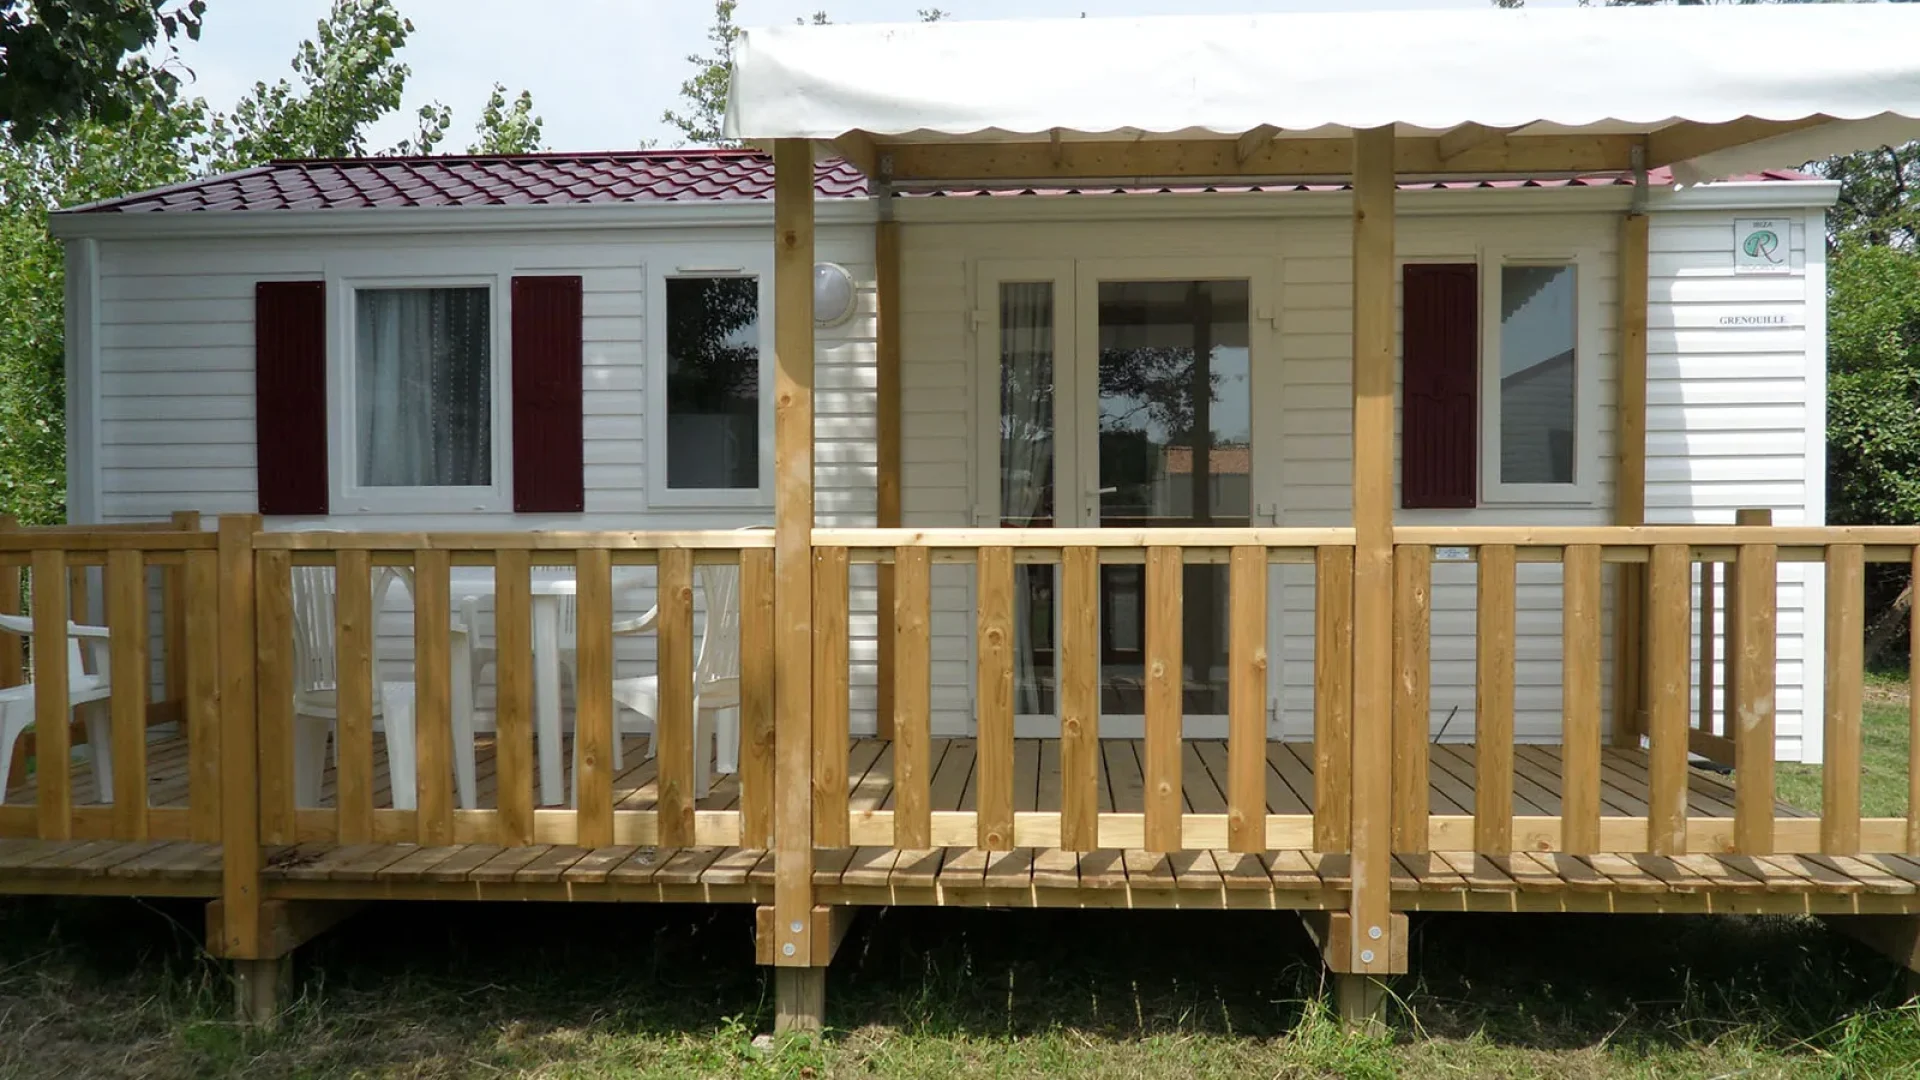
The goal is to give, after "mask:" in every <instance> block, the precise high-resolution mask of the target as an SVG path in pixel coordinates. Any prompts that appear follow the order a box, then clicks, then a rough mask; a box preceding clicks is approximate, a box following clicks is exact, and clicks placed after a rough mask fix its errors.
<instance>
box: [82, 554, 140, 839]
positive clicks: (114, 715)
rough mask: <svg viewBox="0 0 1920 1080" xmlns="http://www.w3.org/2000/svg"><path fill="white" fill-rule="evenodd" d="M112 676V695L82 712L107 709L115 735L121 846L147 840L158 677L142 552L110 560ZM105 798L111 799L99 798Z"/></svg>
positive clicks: (109, 659)
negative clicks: (150, 704) (150, 734)
mask: <svg viewBox="0 0 1920 1080" xmlns="http://www.w3.org/2000/svg"><path fill="white" fill-rule="evenodd" d="M106 591H107V625H108V626H109V627H111V630H110V636H109V638H108V639H107V643H108V647H107V663H108V665H109V667H110V671H108V672H100V673H99V674H105V675H108V677H109V678H110V680H111V684H112V686H113V695H112V696H111V697H109V698H108V699H107V701H105V702H96V703H94V704H91V705H86V706H83V708H88V709H100V708H105V709H106V710H107V711H108V714H109V723H110V724H111V725H112V726H111V732H112V733H111V735H110V736H109V738H108V743H109V744H110V745H109V746H106V747H99V746H96V747H94V748H93V751H94V753H96V754H97V753H100V752H101V751H103V750H105V751H108V752H110V753H111V754H112V758H113V794H112V798H113V835H114V839H116V840H145V839H146V838H147V687H148V685H149V683H150V681H151V679H152V678H153V671H152V669H151V668H150V667H148V665H147V657H148V641H147V634H148V626H147V564H146V557H145V555H144V554H143V553H142V552H140V551H139V550H137V549H124V550H119V551H113V552H109V553H108V555H107V576H106ZM100 798H101V799H102V800H103V801H104V800H105V799H106V798H107V793H106V792H104V791H103V792H100Z"/></svg>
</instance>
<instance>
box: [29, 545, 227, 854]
mask: <svg viewBox="0 0 1920 1080" xmlns="http://www.w3.org/2000/svg"><path fill="white" fill-rule="evenodd" d="M216 546H217V539H216V537H215V536H214V535H213V534H211V533H207V532H202V531H200V522H199V516H198V515H197V514H193V513H191V512H187V513H182V514H176V515H174V517H173V520H172V521H170V522H159V523H138V524H125V525H106V526H72V527H67V526H61V527H52V528H25V529H23V528H14V527H7V528H0V612H4V613H7V614H14V613H22V607H21V602H22V598H23V596H30V597H31V603H30V605H28V607H29V609H30V610H29V611H28V612H26V613H28V614H30V616H31V619H32V622H33V632H32V635H31V638H30V640H27V639H22V638H20V637H18V636H15V635H11V634H0V684H4V685H6V686H18V685H20V684H22V683H24V682H26V681H27V680H28V678H29V676H30V677H31V681H32V683H33V685H34V686H35V691H34V694H33V695H32V701H31V708H32V714H33V727H32V730H31V731H29V732H27V733H26V736H25V737H23V738H22V739H21V740H20V742H19V743H17V744H16V750H15V757H14V760H13V761H12V762H10V763H7V764H8V765H9V766H10V767H9V768H8V769H7V773H8V776H7V780H8V787H9V788H10V789H13V790H16V791H17V790H19V789H20V788H22V787H24V786H26V785H28V784H30V785H31V787H32V790H33V792H34V798H33V800H32V802H31V803H29V804H19V803H17V802H9V803H8V804H7V805H5V806H0V836H10V837H38V838H40V839H50V840H53V839H62V840H63V839H69V838H77V839H124V840H149V839H151V840H200V841H213V840H217V839H218V838H219V831H220V798H221V794H220V787H219V783H220V777H219V762H220V753H221V749H220V729H219V723H218V712H217V680H218V668H217V666H216V663H215V656H214V653H213V651H212V650H211V649H204V648H199V647H196V643H197V642H202V641H210V640H212V639H213V637H214V635H215V629H216V626H217V620H218V608H217V604H218V593H219V575H218V573H217V570H216V558H217V556H216V553H215V549H216ZM95 582H98V583H99V588H100V590H101V596H102V602H101V603H100V605H99V606H98V607H97V608H96V607H95V606H94V605H93V603H92V601H91V599H90V597H89V595H88V594H89V591H90V590H91V589H92V588H93V583H95ZM155 597H157V598H158V605H159V611H158V614H159V618H158V620H157V626H158V632H157V633H156V620H155V619H154V618H153V616H154V614H155V612H154V609H153V604H154V598H155ZM70 621H71V622H74V623H80V624H91V625H98V624H100V623H101V622H102V621H104V622H105V624H106V625H107V626H108V627H109V636H108V637H107V638H106V639H104V640H105V644H106V650H105V654H106V657H107V667H106V668H105V669H104V670H98V671H94V670H88V671H87V672H86V674H90V675H95V676H104V677H105V678H106V680H107V682H108V684H109V685H110V686H111V688H112V692H111V696H107V697H102V696H100V695H89V696H91V697H93V698H94V700H90V701H86V702H84V703H82V704H80V705H78V707H77V709H76V708H73V707H70V706H69V701H70V699H71V696H70V693H69V683H70V675H71V674H73V672H72V671H71V666H72V662H73V659H72V654H73V650H72V649H71V648H70V642H71V641H73V640H76V639H74V638H71V637H70V634H69V629H68V627H69V622H70ZM156 639H157V640H158V642H159V646H160V650H161V653H160V655H161V656H162V658H163V659H162V664H161V668H162V673H161V676H160V678H159V679H158V680H156V679H155V677H154V672H153V670H152V663H151V661H152V657H153V655H154V652H153V649H154V643H155V640H156ZM77 640H80V641H82V642H87V643H95V644H97V643H99V642H100V641H101V639H99V638H81V639H77ZM23 646H25V648H23ZM29 659H30V663H28V662H27V661H28V660H29ZM80 659H81V662H82V664H93V663H94V662H95V650H93V649H91V648H87V647H83V648H82V649H81V650H80ZM0 696H3V695H0ZM10 707H11V708H16V709H18V708H26V707H27V705H26V703H25V701H24V700H23V699H16V700H15V701H14V702H12V703H11V706H10ZM76 712H77V713H78V715H79V716H80V717H81V718H84V719H89V720H91V721H93V722H92V723H91V724H87V723H78V722H76V721H75V714H76ZM103 720H104V722H102V721H103ZM163 723H179V724H180V725H181V726H182V727H183V729H184V731H185V734H186V738H187V743H188V748H187V762H186V768H185V785H184V788H182V787H181V786H180V785H179V784H178V783H177V782H176V783H174V784H172V786H171V788H162V787H161V786H159V785H157V784H156V783H154V782H153V779H154V778H153V775H152V770H150V769H149V762H148V760H147V747H148V741H149V735H148V728H149V727H150V726H152V725H155V724H163ZM89 729H92V730H94V731H96V732H97V733H100V734H101V735H102V736H103V737H104V739H105V741H106V742H107V744H108V745H106V746H104V747H95V748H94V755H95V756H96V757H106V758H107V759H109V760H110V761H111V765H112V781H111V786H110V787H108V788H106V789H105V790H96V791H93V792H92V795H93V797H92V798H91V799H88V800H85V801H84V802H82V801H79V800H77V799H76V797H75V794H76V793H75V790H74V786H73V784H72V782H71V780H72V775H71V773H70V771H69V769H68V768H66V767H65V766H66V763H67V762H68V760H69V758H70V755H71V750H72V747H73V745H74V743H75V741H76V738H77V737H84V733H85V732H86V731H88V730H89ZM29 761H30V762H31V764H30V765H29ZM55 763H58V767H55Z"/></svg>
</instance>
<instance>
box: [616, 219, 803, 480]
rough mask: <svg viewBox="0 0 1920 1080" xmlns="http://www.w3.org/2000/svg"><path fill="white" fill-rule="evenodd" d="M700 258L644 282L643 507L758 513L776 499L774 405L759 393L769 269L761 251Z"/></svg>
mask: <svg viewBox="0 0 1920 1080" xmlns="http://www.w3.org/2000/svg"><path fill="white" fill-rule="evenodd" d="M667 250H668V251H672V249H667ZM675 254H679V253H678V252H674V253H673V254H668V255H667V259H673V257H674V255H675ZM687 254H688V255H691V254H692V253H691V252H690V251H689V252H688V253H687ZM699 258H700V260H701V261H700V264H699V265H697V266H694V265H680V266H674V265H672V263H671V262H669V263H668V265H667V266H665V267H662V268H661V269H659V270H655V271H653V272H652V273H651V274H650V275H649V278H648V284H647V294H648V299H647V327H648V329H647V365H646V368H647V370H646V430H647V433H648V438H647V470H646V473H647V477H646V487H647V500H648V502H649V503H650V504H651V505H654V506H684V507H764V506H767V505H770V504H771V503H772V501H773V399H772V395H771V393H767V392H763V391H764V390H765V389H766V388H768V387H770V386H771V385H772V379H773V337H772V334H773V318H772V301H773V297H772V295H771V291H772V279H773V275H772V273H771V267H769V266H767V265H766V263H767V257H766V254H765V253H764V252H763V251H762V250H761V249H760V248H758V247H753V248H750V249H749V248H745V247H742V248H738V249H735V248H730V247H721V248H715V247H711V246H708V245H702V246H701V247H700V248H699ZM663 261H667V260H665V259H663ZM716 264H719V265H716Z"/></svg>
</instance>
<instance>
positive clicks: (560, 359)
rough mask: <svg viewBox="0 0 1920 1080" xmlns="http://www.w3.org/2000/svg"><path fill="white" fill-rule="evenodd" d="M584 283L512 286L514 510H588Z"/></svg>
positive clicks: (527, 281) (550, 280) (529, 280)
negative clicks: (582, 410) (583, 385)
mask: <svg viewBox="0 0 1920 1080" xmlns="http://www.w3.org/2000/svg"><path fill="white" fill-rule="evenodd" d="M580 353H581V345H580V279H579V278H577V277H517V278H514V279H513V509H514V511H515V512H517V513H522V514H533V513H578V512H579V511H581V510H583V509H585V508H586V478H585V475H584V473H585V469H584V465H583V460H582V450H581V445H580V441H581V438H582V434H583V433H582V430H581V419H580V390H581V381H580Z"/></svg>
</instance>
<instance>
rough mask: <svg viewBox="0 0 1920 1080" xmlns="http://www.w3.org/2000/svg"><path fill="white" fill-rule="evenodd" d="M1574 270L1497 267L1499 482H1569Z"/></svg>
mask: <svg viewBox="0 0 1920 1080" xmlns="http://www.w3.org/2000/svg"><path fill="white" fill-rule="evenodd" d="M1574 303H1575V298H1574V268H1573V267H1571V266H1506V267H1502V268H1501V269H1500V480H1501V481H1502V482H1503V483H1508V484H1571V483H1573V453H1574V446H1573V432H1574V415H1575V413H1574V408H1575V401H1574V386H1575V382H1574V370H1575V363H1576V361H1575V357H1574V337H1575V329H1576V325H1575V314H1574V313H1575V307H1574Z"/></svg>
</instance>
